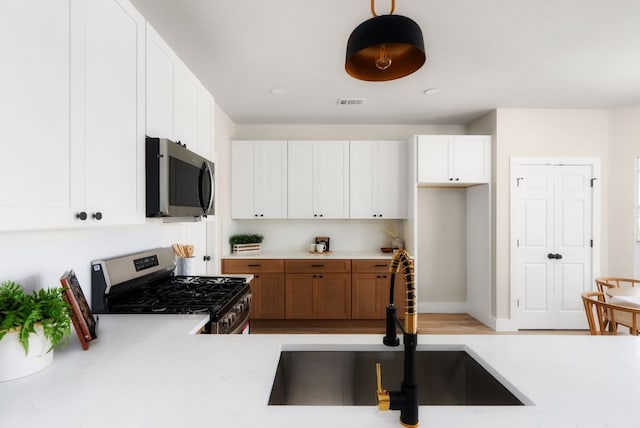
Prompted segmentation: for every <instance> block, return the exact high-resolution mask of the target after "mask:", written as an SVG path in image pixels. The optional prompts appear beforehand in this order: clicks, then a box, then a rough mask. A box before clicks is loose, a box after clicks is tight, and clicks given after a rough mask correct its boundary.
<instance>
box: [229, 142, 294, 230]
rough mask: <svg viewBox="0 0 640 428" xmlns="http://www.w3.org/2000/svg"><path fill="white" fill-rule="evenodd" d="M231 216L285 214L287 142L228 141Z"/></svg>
mask: <svg viewBox="0 0 640 428" xmlns="http://www.w3.org/2000/svg"><path fill="white" fill-rule="evenodd" d="M231 174H232V178H231V217H232V218H237V219H249V218H251V219H268V218H269V219H274V218H278V219H281V218H286V217H287V142H286V141H233V142H232V143H231Z"/></svg>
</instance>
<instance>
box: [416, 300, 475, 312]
mask: <svg viewBox="0 0 640 428" xmlns="http://www.w3.org/2000/svg"><path fill="white" fill-rule="evenodd" d="M418 313H421V314H422V313H431V314H466V313H467V303H466V302H437V303H434V302H418Z"/></svg>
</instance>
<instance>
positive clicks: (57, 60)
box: [0, 0, 82, 230]
mask: <svg viewBox="0 0 640 428" xmlns="http://www.w3.org/2000/svg"><path fill="white" fill-rule="evenodd" d="M69 13H70V7H69V1H63V0H57V1H28V2H27V1H3V2H0V52H2V59H3V61H2V67H0V94H2V95H1V98H2V101H0V129H2V139H0V183H2V184H0V186H1V189H2V190H0V230H18V229H37V228H47V227H58V226H70V225H73V224H74V222H75V219H74V213H75V208H76V205H77V203H78V201H77V200H74V198H75V196H74V194H73V189H72V187H73V185H72V183H73V180H81V179H82V178H81V177H78V176H77V173H79V172H81V171H78V169H77V168H76V164H75V163H74V156H77V155H78V152H79V148H78V143H79V141H77V140H74V141H72V140H71V139H70V137H69V135H70V113H69V109H70V100H69V97H70V95H69V91H70V71H69V62H70V22H69ZM80 150H81V148H80Z"/></svg>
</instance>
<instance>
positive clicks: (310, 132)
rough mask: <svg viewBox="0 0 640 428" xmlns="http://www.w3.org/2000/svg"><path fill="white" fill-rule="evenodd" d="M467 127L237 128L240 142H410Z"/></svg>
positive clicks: (266, 126)
mask: <svg viewBox="0 0 640 428" xmlns="http://www.w3.org/2000/svg"><path fill="white" fill-rule="evenodd" d="M465 131H466V127H465V126H464V125H316V124H310V125H286V124H285V125H237V128H236V135H235V139H236V140H408V139H409V138H411V137H412V136H413V135H419V134H464V133H465Z"/></svg>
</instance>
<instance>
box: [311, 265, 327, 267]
mask: <svg viewBox="0 0 640 428" xmlns="http://www.w3.org/2000/svg"><path fill="white" fill-rule="evenodd" d="M311 267H324V265H311Z"/></svg>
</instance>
